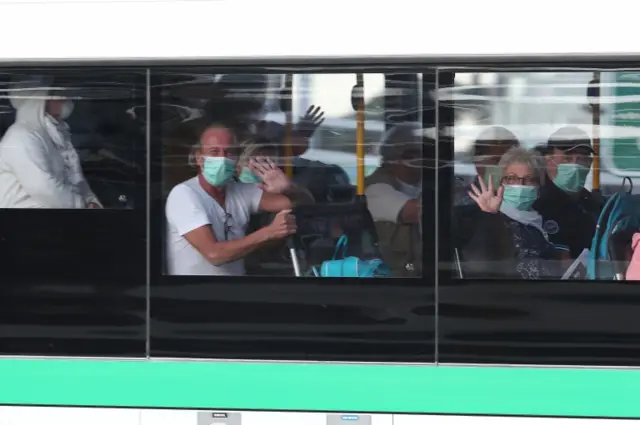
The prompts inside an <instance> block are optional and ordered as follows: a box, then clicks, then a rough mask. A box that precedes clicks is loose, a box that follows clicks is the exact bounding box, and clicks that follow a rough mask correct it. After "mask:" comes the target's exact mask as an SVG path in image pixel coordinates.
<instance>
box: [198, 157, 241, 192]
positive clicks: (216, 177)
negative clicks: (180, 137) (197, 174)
mask: <svg viewBox="0 0 640 425" xmlns="http://www.w3.org/2000/svg"><path fill="white" fill-rule="evenodd" d="M235 172H236V163H235V162H234V161H232V160H231V159H229V158H225V157H222V156H208V157H206V158H205V159H204V166H203V167H202V176H203V177H204V179H205V180H206V181H207V182H208V183H209V184H210V185H211V186H216V187H222V186H224V185H226V184H227V183H228V182H229V180H231V179H232V178H233V175H234V174H235Z"/></svg>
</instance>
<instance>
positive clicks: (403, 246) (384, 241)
mask: <svg viewBox="0 0 640 425" xmlns="http://www.w3.org/2000/svg"><path fill="white" fill-rule="evenodd" d="M380 157H381V159H382V165H381V166H380V167H379V168H378V169H377V170H376V171H374V172H373V173H372V174H371V175H370V176H369V177H367V179H366V181H365V182H366V189H365V196H366V198H367V206H368V208H369V212H370V213H371V216H372V218H373V220H374V222H375V224H376V230H377V233H378V239H379V246H380V249H381V251H382V257H383V259H384V261H385V263H387V265H389V267H390V268H391V270H392V272H393V274H394V275H395V276H407V277H412V276H420V274H421V272H422V266H421V260H422V244H421V237H420V233H421V232H420V219H421V215H422V205H421V204H422V199H421V192H422V169H421V163H422V161H421V158H422V132H421V129H420V127H419V126H417V125H413V124H408V123H407V124H398V125H395V126H394V127H392V128H391V129H390V130H389V131H388V132H387V133H385V134H384V136H383V139H382V141H381V146H380Z"/></svg>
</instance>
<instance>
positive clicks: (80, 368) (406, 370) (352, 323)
mask: <svg viewBox="0 0 640 425" xmlns="http://www.w3.org/2000/svg"><path fill="white" fill-rule="evenodd" d="M329 6H330V7H325V5H324V4H323V5H317V6H316V5H315V4H310V3H307V2H295V3H294V2H287V1H284V0H271V1H269V2H249V1H243V0H236V1H233V2H231V1H217V0H173V1H161V0H135V1H134V0H115V1H102V0H92V1H80V0H65V1H56V0H53V1H43V0H38V1H35V0H33V1H32V0H24V1H20V2H16V1H0V15H1V16H3V18H4V19H3V23H2V25H0V35H2V37H1V39H2V40H3V42H2V48H0V93H1V94H2V96H0V131H1V132H2V133H3V135H6V130H7V129H8V128H9V127H10V126H11V125H13V123H14V122H15V120H16V116H15V115H16V113H15V109H16V108H19V107H18V106H16V105H17V104H18V103H16V102H15V100H16V99H22V98H24V97H26V98H27V99H31V100H33V99H36V100H38V99H40V100H41V101H42V102H45V105H48V104H49V103H47V102H49V100H51V99H54V100H60V99H64V100H65V101H66V100H73V102H74V105H75V106H74V110H73V113H72V114H71V115H70V116H69V117H68V119H67V120H66V121H67V124H68V126H69V129H70V133H71V136H70V143H71V144H72V146H73V148H74V150H75V151H76V152H77V155H78V158H79V159H78V163H79V164H80V165H81V169H82V173H83V176H84V178H85V179H86V182H87V184H88V186H89V187H90V188H91V190H92V193H93V195H95V197H94V198H92V199H94V203H95V201H98V200H99V203H98V204H96V205H97V206H98V207H99V208H68V207H51V208H18V207H14V208H2V209H0V254H1V255H0V265H1V267H0V291H1V296H0V355H1V357H0V377H1V385H0V423H2V424H10V425H23V424H27V423H29V424H32V423H34V422H43V421H47V422H55V423H58V422H59V423H65V424H76V423H78V424H79V423H88V422H90V423H94V424H103V423H104V424H112V423H117V424H123V425H128V424H144V425H147V424H149V425H151V424H153V425H156V424H162V425H164V424H167V425H169V424H171V425H182V424H185V425H187V424H193V425H205V424H206V425H209V424H217V423H219V424H226V425H251V424H253V423H256V424H257V423H268V424H270V423H276V422H278V423H287V424H289V423H290V424H291V425H293V424H300V423H309V424H316V423H317V424H326V425H338V424H340V425H344V423H346V422H350V423H357V424H363V425H366V424H373V425H382V424H383V423H384V424H389V425H410V424H411V425H413V424H415V425H418V424H423V423H440V424H445V423H449V422H452V421H454V420H455V421H456V422H457V423H460V421H463V422H465V423H469V425H475V424H478V425H480V422H489V421H490V422H491V423H501V422H504V423H507V422H509V423H513V422H522V423H524V422H532V421H543V420H544V421H546V422H549V423H552V422H553V423H559V424H567V423H569V422H572V423H573V422H575V421H581V422H585V423H587V422H589V423H605V422H612V421H613V420H614V419H615V420H618V419H627V420H637V419H638V418H640V403H638V395H637V394H639V393H640V391H639V390H640V375H639V372H638V370H637V367H638V365H640V360H639V359H640V343H639V342H638V341H640V327H639V326H638V325H637V322H638V321H637V320H636V317H637V311H638V306H637V304H636V301H639V300H640V286H638V285H636V284H635V283H634V282H619V281H613V280H612V281H603V280H597V281H587V280H583V281H579V282H576V281H572V280H562V279H560V278H558V279H556V280H551V281H549V280H545V281H525V280H486V279H478V280H475V279H464V278H460V276H457V275H456V273H455V270H454V267H453V264H454V263H455V258H454V250H453V248H454V247H453V246H452V243H451V238H452V237H451V234H452V230H453V227H454V225H455V223H454V222H453V213H452V211H453V198H454V190H455V189H454V188H455V187H456V182H457V181H458V180H459V179H467V178H473V177H474V176H475V174H474V173H475V172H476V171H475V167H474V163H473V160H472V159H471V158H470V155H471V151H472V150H471V147H472V144H473V142H474V138H475V137H477V134H479V133H480V131H481V130H482V129H483V128H485V127H486V126H495V125H500V126H504V127H507V128H511V129H512V130H513V131H514V133H515V134H516V135H517V136H518V137H519V138H520V139H521V140H522V142H523V144H524V145H526V146H527V147H532V146H536V145H538V144H540V143H544V142H545V141H546V139H547V137H548V135H549V134H550V133H551V132H552V131H554V130H555V129H556V128H558V127H561V126H565V125H572V126H578V127H580V128H582V129H584V130H585V131H586V132H587V133H588V134H589V136H590V138H591V139H592V142H593V144H594V146H596V147H597V148H598V149H596V152H597V154H598V155H599V156H598V158H599V159H600V167H599V168H597V169H595V168H594V170H592V173H593V174H594V175H596V174H597V175H598V176H601V177H602V178H601V179H600V180H598V179H597V178H596V179H594V180H593V182H594V183H595V184H592V183H587V186H588V188H589V189H593V190H602V191H603V192H604V191H607V190H608V191H615V190H621V189H622V190H626V188H627V186H625V185H627V184H628V182H627V183H624V184H623V179H624V178H626V177H628V178H629V180H631V181H634V180H635V179H636V178H637V176H638V171H640V166H639V165H638V164H640V160H639V158H640V153H639V152H638V150H640V145H639V144H638V137H637V132H638V128H640V120H639V119H638V115H637V111H640V106H638V94H640V81H639V80H640V78H639V76H640V49H639V48H638V47H637V42H636V38H637V37H636V31H635V29H636V19H635V15H634V14H632V13H630V12H629V8H625V7H624V6H625V4H623V3H622V1H621V0H611V1H609V2H607V3H606V4H600V5H592V6H591V5H584V4H574V3H573V2H557V1H555V2H551V1H547V0H543V1H538V2H536V3H535V4H534V3H531V4H521V3H520V4H518V6H520V7H515V4H514V2H507V1H506V0H484V1H482V2H477V1H476V2H472V1H470V0H449V1H446V2H445V1H441V2H434V3H425V4H420V3H419V2H414V1H409V0H397V1H395V2H393V3H388V4H387V3H380V4H377V3H375V2H373V3H362V2H341V3H339V4H335V5H332V4H329ZM34 81H35V83H34ZM25 82H27V83H28V84H31V85H30V86H28V88H26V89H25V88H24V87H23V86H22V85H20V84H23V83H25ZM594 88H595V89H594ZM20 90H26V93H25V92H20ZM29 90H31V91H29ZM43 92H46V94H43ZM594 93H595V94H594ZM311 106H313V108H311ZM316 107H320V111H322V112H323V113H324V116H323V118H324V121H322V118H321V117H320V115H317V114H316V115H314V114H313V113H312V114H311V116H308V114H307V111H310V110H311V111H312V112H313V111H314V110H315V109H314V108H316ZM212 108H213V111H215V112H211V111H212ZM47 113H50V112H47ZM319 113H320V112H318V114H319ZM223 116H224V120H231V121H233V122H234V124H237V125H238V126H239V127H242V128H239V129H238V131H239V132H240V131H246V132H248V133H247V134H254V133H253V130H252V128H253V127H252V126H251V125H256V124H257V123H261V122H262V121H264V120H265V119H266V120H267V121H270V122H278V123H279V124H280V125H281V126H282V127H284V129H285V133H286V136H285V139H283V140H284V141H280V142H281V143H284V148H286V149H285V150H289V149H290V150H291V152H293V149H294V146H292V145H291V144H290V142H291V141H292V134H295V135H297V136H299V138H300V140H304V143H306V144H305V145H303V146H302V148H300V149H299V150H298V151H296V152H298V153H297V154H291V155H289V156H288V157H287V158H288V159H287V158H285V170H287V173H293V166H294V165H295V164H296V162H295V160H296V159H297V158H298V157H299V158H302V159H304V160H306V161H307V163H305V164H306V165H304V166H303V167H302V168H304V169H306V168H305V167H308V168H309V169H313V170H315V171H314V172H316V171H317V172H318V173H321V174H313V176H323V177H312V178H310V179H309V180H308V184H309V188H312V189H313V190H314V191H316V190H317V191H318V193H322V194H323V195H318V198H322V196H324V198H322V200H318V202H324V203H325V204H327V205H329V206H331V205H333V204H332V203H334V202H335V199H334V198H332V197H331V196H329V195H327V193H328V190H325V191H324V192H323V189H327V188H328V187H329V186H330V185H338V186H339V185H344V186H346V187H348V188H351V189H353V192H354V193H356V194H357V195H362V193H360V191H361V186H362V185H361V177H365V176H369V175H371V173H373V172H374V171H375V170H376V169H377V168H378V167H379V166H380V164H381V158H380V146H381V143H383V141H382V139H383V136H384V134H385V132H386V131H387V130H389V129H391V128H392V127H393V126H394V125H396V124H399V123H407V122H409V123H418V124H419V125H420V126H421V128H422V135H423V136H424V137H423V139H422V144H421V152H422V153H421V157H420V158H415V160H416V161H417V162H418V163H420V164H421V170H422V175H421V179H422V180H421V184H420V187H421V191H422V192H421V193H422V195H421V197H420V200H421V211H422V216H421V235H422V249H423V255H422V259H421V260H422V263H421V264H422V268H421V270H422V271H421V274H420V275H418V276H414V277H402V278H399V277H390V278H388V279H348V278H334V279H331V278H319V277H314V276H309V275H305V276H296V275H295V273H294V272H295V266H293V265H291V264H289V262H290V258H288V257H285V258H282V259H280V260H282V261H275V262H273V263H269V267H263V268H262V270H263V272H261V274H252V273H247V274H245V275H238V276H230V275H226V276H212V275H172V274H170V273H169V272H168V271H167V270H168V269H167V264H166V257H167V244H168V242H169V241H168V238H167V236H166V235H167V225H168V224H167V219H166V205H165V204H166V199H167V196H168V194H169V193H170V192H171V190H172V189H173V188H174V187H176V186H177V185H179V184H181V183H183V182H185V181H187V180H189V179H194V178H197V177H195V176H196V175H197V173H198V169H197V165H198V163H197V161H196V163H194V162H193V161H192V153H193V151H194V149H196V150H197V148H198V147H199V145H198V143H199V136H200V134H201V129H202V127H201V125H202V124H203V123H207V122H217V121H220V120H223V118H222V117H223ZM362 123H364V127H362V126H361V124H362ZM249 124H251V125H249ZM57 131H61V130H57ZM56 134H57V133H56ZM249 138H250V137H249ZM280 142H279V143H280ZM1 144H2V142H0V147H1ZM16 146H17V147H16V148H15V149H17V150H20V149H23V147H24V146H22V145H20V144H18V145H16ZM278 146H279V145H278ZM69 151H71V150H69ZM300 151H302V152H301V153H300ZM53 152H54V153H55V151H53ZM291 152H289V153H291ZM32 153H33V152H32ZM54 153H52V154H51V155H54ZM33 154H34V155H35V153H33ZM55 155H57V154H55ZM291 156H294V157H295V158H293V159H291V158H290V157H291ZM24 158H26V159H28V160H32V158H31V157H29V156H28V155H27V156H26V157H24ZM44 158H45V159H44V162H43V164H47V163H48V162H47V161H49V160H50V158H49V157H44ZM56 158H57V157H56ZM63 159H64V158H63ZM64 160H65V161H67V160H68V159H64ZM7 161H8V160H7V159H6V158H3V157H2V155H1V154H0V172H1V171H2V170H4V172H5V173H15V174H16V175H18V174H24V171H25V170H24V169H14V168H11V167H8V166H6V165H4V164H5V163H6V162H7ZM61 161H62V160H61ZM27 162H29V161H27ZM61 163H62V162H61ZM351 163H352V164H353V165H349V164H351ZM65 164H66V162H65ZM596 165H597V161H596ZM3 167H5V168H3ZM43 167H44V166H43ZM313 167H316V168H313ZM45 168H46V167H45ZM324 169H330V170H332V171H331V172H332V173H334V174H326V173H325V174H322V173H324V171H322V170H324ZM31 170H35V169H34V168H31ZM318 170H320V171H318ZM361 170H364V172H363V171H361ZM35 171H37V170H35ZM40 171H42V170H40ZM45 171H46V172H49V171H50V170H49V171H47V170H45ZM303 171H304V170H303ZM336 175H340V176H344V175H346V176H347V177H346V179H345V178H342V179H340V178H338V177H336ZM288 176H289V178H290V179H295V174H291V175H288ZM334 178H335V179H336V180H335V181H334V180H333V179H334ZM1 181H2V180H0V182H1ZM591 181H592V180H591V178H590V179H589V182H591ZM617 181H619V182H620V186H619V187H617V186H616V182H617ZM67 183H68V182H67ZM67 183H65V184H67ZM69 184H71V183H69ZM312 185H313V187H311V186H312ZM636 186H637V185H636ZM5 188H6V187H5ZM1 189H2V188H1V187H0V190H1ZM605 189H606V190H605ZM3 193H4V192H3ZM315 193H316V192H314V194H315ZM365 193H366V192H365ZM45 195H46V193H45ZM77 196H80V195H77ZM314 196H316V195H314ZM52 199H53V202H54V203H55V204H56V205H62V204H59V203H56V202H61V201H60V199H59V198H55V197H54V198H52ZM74 199H75V198H74ZM88 199H89V198H83V199H81V204H82V205H85V206H86V205H89V204H90V203H92V202H90V201H89V200H88ZM390 204H393V203H390ZM390 206H393V205H390ZM327 208H328V207H327ZM327 208H325V209H322V208H319V210H322V211H324V210H327ZM285 253H286V252H285ZM266 254H269V251H268V250H266ZM265 264H266V262H265ZM266 269H268V271H265V270H266Z"/></svg>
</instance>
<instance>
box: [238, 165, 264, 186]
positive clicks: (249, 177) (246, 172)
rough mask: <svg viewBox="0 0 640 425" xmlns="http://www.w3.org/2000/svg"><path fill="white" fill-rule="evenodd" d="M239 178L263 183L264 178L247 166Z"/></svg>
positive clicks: (246, 181)
mask: <svg viewBox="0 0 640 425" xmlns="http://www.w3.org/2000/svg"><path fill="white" fill-rule="evenodd" d="M238 180H240V181H241V182H242V183H262V182H263V181H262V179H261V178H260V177H258V176H256V175H255V174H254V173H253V171H251V170H249V169H248V168H247V167H244V168H243V169H242V172H241V173H240V176H238Z"/></svg>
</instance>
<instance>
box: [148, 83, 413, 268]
mask: <svg viewBox="0 0 640 425" xmlns="http://www.w3.org/2000/svg"><path fill="white" fill-rule="evenodd" d="M203 81H204V82H203ZM356 82H357V78H356V74H291V75H278V74H276V75H273V74H271V75H264V74H263V75H258V74H247V75H242V74H241V75H219V74H212V75H209V76H207V77H204V76H200V77H198V79H197V82H196V83H194V84H197V85H198V87H201V90H196V89H194V88H193V87H190V85H189V84H187V85H185V84H180V85H177V86H172V85H171V83H163V82H159V85H161V86H163V89H162V90H163V92H164V97H163V99H162V102H163V103H164V104H170V103H171V102H176V101H172V100H171V99H170V98H179V99H182V100H179V102H182V104H181V108H182V109H184V108H187V107H191V108H194V109H197V110H198V112H193V113H190V114H189V115H188V116H187V117H188V118H190V117H197V118H196V119H183V120H180V121H176V122H175V123H174V124H170V125H166V126H164V124H163V127H162V129H161V133H162V134H161V138H162V140H163V149H164V152H165V160H164V162H163V163H164V166H163V179H164V180H163V194H164V195H165V196H166V204H165V220H166V235H165V236H166V239H165V250H166V257H165V258H166V265H165V272H166V273H167V274H169V275H233V276H243V275H245V274H250V275H279V276H291V275H293V274H295V273H299V275H300V276H309V277H313V276H316V277H319V276H320V275H322V273H325V274H326V273H329V272H326V271H324V272H323V267H329V266H331V265H332V264H337V263H329V262H330V261H332V260H339V258H334V257H335V252H336V250H338V252H339V254H340V255H343V254H342V252H343V249H344V252H345V253H346V254H347V255H348V256H356V257H358V258H360V259H361V261H366V262H367V263H366V264H367V265H371V267H378V266H374V265H373V264H374V263H373V262H372V261H373V260H376V261H379V262H380V263H381V265H380V266H379V267H378V268H376V269H375V270H373V271H372V272H371V273H370V276H369V275H366V276H362V277H374V276H377V274H380V275H381V276H382V275H383V274H384V275H385V276H386V275H389V276H395V277H421V276H422V266H421V263H422V260H421V259H422V255H421V244H422V243H421V241H420V238H421V235H420V232H419V215H420V214H421V205H420V204H421V201H420V195H421V185H422V170H421V155H422V138H423V131H422V127H421V124H420V123H418V122H397V120H396V122H394V123H393V125H390V126H389V125H386V121H385V118H386V114H385V99H386V97H385V95H386V93H385V76H384V75H383V74H364V78H363V82H364V110H363V117H364V138H363V141H362V144H363V151H364V156H363V162H364V166H363V169H364V176H365V177H366V180H365V182H364V184H363V187H362V189H363V193H362V195H366V199H367V204H366V208H364V209H363V211H362V212H358V211H355V210H354V213H353V214H351V213H349V214H347V213H344V212H343V211H342V210H340V205H347V204H353V203H355V202H357V188H356V186H357V184H356V183H357V173H358V171H357V168H358V167H357V164H358V159H357V154H356V139H357V129H356V128H357V122H358V121H357V111H356V110H354V104H353V102H352V92H353V88H354V85H355V84H356ZM285 92H286V93H290V94H285ZM415 92H417V90H416V89H415V87H414V93H415ZM183 105H189V106H183ZM198 105H200V106H199V107H198ZM412 106H413V108H416V106H417V95H415V94H414V105H412ZM394 112H397V111H394ZM288 126H290V132H288V130H287V128H288ZM287 149H290V150H291V152H290V153H287ZM316 206H318V207H319V206H322V207H320V208H321V209H320V210H318V209H317V207H316ZM345 208H346V207H345ZM333 210H335V212H332V211H333ZM305 211H306V212H305ZM318 211H325V212H326V214H321V213H318ZM371 219H373V220H372V223H371V224H370V225H369V224H368V223H369V221H371ZM367 226H368V227H367ZM287 240H290V241H292V243H293V244H294V246H295V250H296V253H295V256H294V257H296V258H292V255H291V250H290V249H291V246H289V245H287V244H285V242H286V241H287ZM400 241H402V242H400ZM343 243H344V246H342V244H343ZM220 247H224V249H223V248H220ZM220 250H221V251H220ZM297 257H299V258H297ZM296 260H297V262H298V266H299V267H300V269H299V270H297V269H296V267H297V266H296ZM363 264H364V263H363ZM376 264H377V263H376ZM325 277H343V276H334V275H331V276H325Z"/></svg>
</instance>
